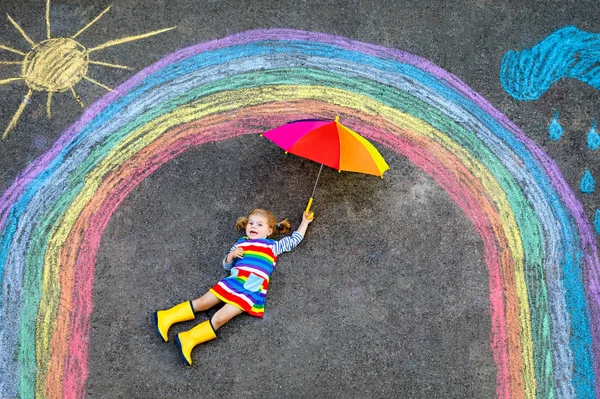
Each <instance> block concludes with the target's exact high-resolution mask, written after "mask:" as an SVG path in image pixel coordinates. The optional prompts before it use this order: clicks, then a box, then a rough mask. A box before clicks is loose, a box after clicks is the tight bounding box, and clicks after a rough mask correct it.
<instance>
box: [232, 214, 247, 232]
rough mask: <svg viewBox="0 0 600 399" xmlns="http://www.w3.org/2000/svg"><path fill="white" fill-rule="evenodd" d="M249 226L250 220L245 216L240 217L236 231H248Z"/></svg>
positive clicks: (236, 222)
mask: <svg viewBox="0 0 600 399" xmlns="http://www.w3.org/2000/svg"><path fill="white" fill-rule="evenodd" d="M247 224H248V218H247V217H245V216H240V217H239V218H238V220H236V221H235V229H236V230H246V225H247Z"/></svg>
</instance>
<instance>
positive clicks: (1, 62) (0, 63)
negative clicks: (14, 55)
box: [0, 61, 23, 65]
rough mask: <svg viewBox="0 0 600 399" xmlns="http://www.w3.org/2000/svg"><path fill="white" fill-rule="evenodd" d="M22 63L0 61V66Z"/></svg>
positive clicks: (19, 63) (19, 62) (21, 62)
mask: <svg viewBox="0 0 600 399" xmlns="http://www.w3.org/2000/svg"><path fill="white" fill-rule="evenodd" d="M21 64H23V61H0V65H21Z"/></svg>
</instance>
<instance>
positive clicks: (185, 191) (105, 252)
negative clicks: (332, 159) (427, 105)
mask: <svg viewBox="0 0 600 399" xmlns="http://www.w3.org/2000/svg"><path fill="white" fill-rule="evenodd" d="M109 5H112V9H111V11H110V12H109V13H108V14H106V15H105V16H104V17H103V19H102V20H100V21H99V22H98V23H97V24H96V25H94V27H93V28H91V29H90V31H89V32H87V33H86V34H85V36H82V37H80V39H81V42H82V43H84V44H86V45H88V46H90V47H92V46H94V45H98V44H101V43H103V42H105V41H107V40H109V39H113V38H119V37H123V36H128V35H132V34H139V33H143V32H146V31H148V30H154V29H159V28H162V27H169V26H174V25H177V27H178V28H177V29H176V30H175V31H172V32H169V33H167V34H164V35H160V36H157V37H154V38H150V39H146V40H142V41H139V42H135V43H130V44H126V45H122V46H118V47H114V48H111V49H106V51H105V52H104V53H103V55H104V56H106V58H105V59H106V60H107V61H109V62H114V63H118V64H124V65H128V66H131V67H132V68H133V70H134V71H133V72H132V71H120V70H108V69H101V68H99V69H97V70H94V75H93V77H94V79H96V80H99V81H101V82H103V83H105V84H107V85H109V86H113V87H114V86H116V85H118V84H119V83H120V82H122V81H124V80H126V79H127V78H129V77H130V76H131V75H132V74H133V73H134V72H135V71H138V70H140V69H142V68H144V67H145V66H148V65H150V64H152V63H154V62H155V61H157V60H159V59H160V58H162V57H164V56H166V55H168V54H170V53H172V52H174V51H175V50H177V49H181V48H185V47H188V46H190V45H192V44H196V43H201V42H205V41H208V40H213V39H217V38H221V37H224V36H227V35H229V34H233V33H236V32H241V31H245V30H249V29H257V28H269V27H277V28H294V29H301V30H308V31H314V32H326V33H331V34H336V35H342V36H346V37H349V38H351V39H356V40H360V41H363V42H368V43H374V44H378V45H383V46H387V47H393V48H398V49H403V50H406V51H409V52H412V53H414V54H417V55H420V56H423V57H425V58H427V59H429V60H431V61H433V62H434V63H436V64H438V65H439V66H441V67H442V68H444V69H446V70H448V71H450V72H451V73H453V74H455V75H456V76H458V77H459V78H460V79H462V80H463V81H465V82H466V83H467V84H469V85H470V86H471V87H472V88H473V89H474V90H475V91H477V92H478V93H480V94H482V95H483V96H484V97H485V98H487V99H488V100H490V101H491V102H492V104H494V105H495V106H496V107H497V108H498V109H500V110H501V111H503V112H504V113H505V114H506V115H507V116H508V117H509V118H510V119H511V120H512V121H514V122H515V123H516V124H517V125H518V126H519V127H521V129H522V130H523V131H524V132H525V133H526V134H528V135H529V136H530V137H532V138H533V139H534V140H535V141H536V142H537V143H538V144H539V145H541V146H542V147H543V148H544V149H545V150H546V151H547V152H548V153H549V154H550V155H551V156H552V158H553V159H554V160H555V161H556V162H557V163H558V165H559V166H560V167H561V170H562V171H563V174H564V176H565V179H566V180H567V182H568V183H569V184H570V185H571V187H572V188H573V190H574V191H575V192H576V193H577V194H578V196H579V198H580V199H581V201H582V203H583V205H584V209H585V211H586V213H587V214H588V216H589V217H590V219H591V218H592V217H593V214H594V212H595V209H596V208H597V207H598V205H599V203H600V202H599V201H598V197H597V194H595V195H592V196H583V195H581V194H580V193H579V191H578V185H579V180H580V178H581V176H582V175H583V170H584V168H590V169H591V170H592V172H593V173H595V174H596V175H597V176H600V166H599V165H600V163H599V162H598V159H597V154H596V155H594V154H591V153H590V152H589V151H585V136H586V134H587V132H588V131H589V128H590V123H591V119H592V118H593V117H597V116H598V115H597V113H598V110H599V109H600V107H599V105H600V104H599V100H598V92H597V91H596V90H595V89H593V88H591V87H589V86H586V85H584V84H582V83H579V82H576V81H561V82H559V83H558V84H556V85H555V86H554V87H553V88H552V89H551V90H550V91H549V92H548V93H546V94H545V95H544V96H543V97H542V98H541V99H540V100H538V101H536V102H529V103H519V102H517V101H515V100H514V99H512V98H510V97H509V96H508V95H507V94H506V93H505V92H504V91H503V89H502V87H501V85H500V82H499V80H498V72H499V65H500V61H501V59H502V56H503V54H504V53H505V52H506V51H508V50H511V49H522V48H524V47H530V46H532V45H533V44H535V43H536V42H538V41H539V40H541V39H542V38H544V37H545V36H547V35H548V34H550V33H552V32H554V31H555V30H556V29H559V28H560V27H562V26H566V25H575V26H577V27H579V28H581V29H584V30H587V31H591V32H598V31H600V23H599V22H598V19H597V15H598V11H599V10H600V5H598V3H597V2H594V1H579V2H558V1H546V2H534V1H526V2H508V1H485V0H481V1H447V2H437V1H431V0H424V1H420V2H416V1H415V2H412V1H410V2H409V1H403V2H400V1H398V2H395V1H372V2H369V1H347V2H345V1H329V0H324V1H280V2H275V1H263V0H257V1H226V0H223V1H218V0H213V1H191V0H171V1H164V0H145V1H142V0H137V1H133V0H114V1H108V0H98V1H97V0H93V1H79V2H78V1H67V0H63V1H58V0H56V1H53V2H52V12H51V18H52V21H53V33H54V34H55V35H56V36H70V35H72V34H73V33H74V32H76V31H78V30H79V29H80V28H81V27H82V26H84V25H85V24H86V23H87V22H89V21H90V20H92V19H93V18H94V17H95V16H96V15H98V14H99V13H100V12H101V11H102V10H104V9H105V8H106V7H108V6H109ZM44 7H45V2H44V1H42V0H37V1H33V0H24V1H15V0H2V1H1V3H0V11H1V12H2V13H9V14H10V15H11V16H13V17H14V18H15V20H17V21H18V22H19V23H20V24H21V26H22V27H23V28H24V29H25V31H26V32H28V34H29V35H30V36H32V37H35V38H36V39H35V40H40V39H41V38H42V37H44V34H45V25H44V12H45V10H44ZM0 43H3V44H7V45H10V46H19V45H22V44H23V41H22V38H20V35H19V34H18V32H16V31H15V30H14V29H13V28H12V26H11V25H10V23H9V22H8V20H7V19H6V18H0ZM0 72H1V75H0V79H3V78H8V77H11V73H10V72H7V70H6V69H0ZM76 90H77V92H78V94H79V95H80V96H81V97H82V99H83V101H84V102H85V103H86V105H89V104H91V103H93V102H94V101H95V100H96V99H98V98H99V97H100V96H101V95H103V94H104V92H103V89H101V88H99V87H95V86H93V85H91V84H83V83H82V84H80V85H78V86H77V87H76ZM24 94H25V93H24V87H23V86H19V85H2V86H0V128H1V129H2V130H3V129H4V126H6V125H7V124H8V122H9V121H10V118H11V117H12V115H13V113H14V111H15V110H16V108H17V106H18V104H19V103H20V101H21V99H22V96H23V95H24ZM53 104H54V105H53V118H52V119H51V120H47V118H46V116H45V96H42V95H38V96H34V97H33V98H32V101H31V102H30V104H29V105H28V107H27V109H26V110H25V112H24V114H23V116H22V118H21V120H20V122H19V125H18V128H17V129H16V130H15V131H14V132H12V133H11V135H10V136H9V137H8V139H7V140H5V141H2V142H0V153H1V157H0V191H3V190H5V189H6V188H7V187H8V186H9V185H10V183H11V182H12V181H13V180H14V178H15V177H16V176H17V175H18V173H19V172H20V171H21V170H22V169H23V168H24V167H25V166H27V164H28V163H29V162H31V161H32V160H34V159H36V158H37V157H38V156H40V155H41V154H43V153H44V152H45V151H46V150H47V149H48V148H49V147H50V146H51V145H52V144H53V143H54V142H55V140H56V139H57V138H58V137H59V136H60V135H61V134H62V132H63V131H64V130H65V129H66V128H67V127H68V126H69V125H70V124H71V123H73V122H74V121H75V120H77V118H78V117H79V115H81V112H82V111H81V108H80V107H79V106H78V105H77V103H76V102H75V101H74V100H73V98H72V97H71V96H69V95H66V94H65V95H57V96H55V100H54V103H53ZM555 110H559V111H560V112H561V123H562V124H563V126H564V127H565V136H564V138H563V139H561V141H559V142H551V141H550V140H549V139H548V138H547V130H546V129H547V126H548V124H549V122H550V120H551V119H552V116H553V114H554V111H555ZM381 152H382V154H383V155H384V157H385V158H386V159H387V161H388V163H389V164H390V166H391V170H390V171H389V172H388V173H387V174H386V178H385V179H383V180H381V179H378V178H376V177H372V176H363V175H358V174H350V173H348V174H338V173H337V172H336V171H333V170H327V169H326V170H324V173H323V175H322V177H321V181H320V185H319V188H318V191H317V195H316V199H315V201H316V202H315V206H314V211H315V213H316V216H315V221H314V223H313V224H311V225H310V227H309V231H308V234H307V236H306V238H305V240H304V242H303V243H302V244H301V245H300V246H299V247H298V248H296V249H295V250H294V251H293V252H291V253H289V254H285V255H283V256H282V257H281V258H280V262H279V266H278V269H277V271H276V272H275V274H274V275H273V278H272V285H271V287H270V290H269V296H268V301H267V308H266V309H267V310H266V314H265V317H264V319H262V320H260V319H256V318H252V317H250V316H247V315H241V316H239V317H237V318H236V319H234V320H232V321H231V322H230V323H229V324H227V325H226V326H224V327H223V328H221V329H220V330H219V337H218V339H216V340H214V341H211V342H209V343H206V344H204V345H202V346H200V347H198V348H197V349H196V350H195V351H194V365H193V366H192V367H187V366H185V365H184V364H183V363H182V361H181V359H180V357H179V354H178V352H177V350H176V346H175V344H174V342H173V339H171V342H169V343H163V342H162V341H161V340H160V339H159V338H158V336H157V335H156V332H155V330H154V327H153V324H152V312H153V311H155V310H157V309H161V308H165V307H169V306H172V305H175V304H177V303H179V302H181V301H184V300H188V299H193V298H196V297H198V296H200V295H202V294H203V293H204V292H206V290H207V289H208V288H210V287H211V286H212V285H213V284H214V283H215V282H216V281H218V280H219V279H220V278H222V277H224V276H225V275H226V273H225V271H223V270H222V268H221V266H220V262H221V259H222V257H223V256H224V255H225V254H226V252H227V251H228V250H229V248H230V247H231V245H232V244H233V243H234V242H235V240H236V239H237V237H238V236H239V234H238V233H237V232H236V231H235V229H234V223H235V220H236V218H237V217H238V216H242V215H244V214H245V213H246V212H247V211H248V210H250V209H252V208H254V207H264V208H268V209H271V210H272V211H273V212H274V213H275V214H276V215H277V216H278V217H280V218H283V217H288V218H290V219H291V220H292V223H293V225H294V226H297V225H298V224H299V222H300V217H301V212H302V210H303V209H304V206H305V203H306V199H307V197H308V196H309V194H310V192H311V190H312V184H313V182H314V178H315V177H316V174H317V171H318V166H317V165H316V164H314V163H311V162H309V161H304V160H301V159H299V158H297V157H294V156H286V155H284V154H283V153H282V151H281V150H280V149H278V148H276V147H275V146H274V145H273V144H272V143H270V142H268V141H267V140H264V139H262V138H260V137H257V136H246V137H238V138H235V139H231V140H228V141H223V142H216V143H210V144H206V145H203V146H201V147H199V148H196V149H192V150H189V151H187V152H186V153H184V154H182V155H181V156H179V157H178V158H176V159H175V160H173V161H172V162H170V163H169V164H167V165H165V166H163V167H162V168H160V169H159V170H158V171H156V172H155V173H154V174H153V175H152V176H151V177H149V178H148V179H146V180H145V181H143V182H142V183H141V184H140V185H139V186H138V187H137V188H136V189H135V191H134V192H132V193H131V195H130V196H129V197H128V198H127V199H126V201H125V202H124V203H123V204H122V205H121V206H120V207H119V209H118V210H117V211H116V212H115V214H114V215H113V217H112V219H111V221H110V224H109V226H108V228H107V229H106V230H105V233H104V236H103V239H102V244H101V250H100V253H99V255H98V262H97V272H96V280H95V291H94V313H93V317H92V330H91V336H90V353H89V367H90V375H89V378H88V384H87V391H88V396H89V397H95V398H123V397H132V398H198V397H203V398H226V397H227V398H258V397H266V398H396V397H397V398H489V397H493V396H494V393H495V383H496V381H495V373H496V369H495V365H494V362H493V359H492V356H491V350H490V348H489V341H490V319H489V317H490V316H489V297H488V294H489V293H488V274H487V269H486V265H485V263H484V260H483V253H482V248H483V246H482V243H481V239H480V237H479V236H478V235H477V234H476V232H475V230H474V228H473V227H472V225H471V224H470V222H469V221H468V220H467V218H466V217H465V215H464V214H463V213H462V211H461V210H460V209H458V207H457V206H456V205H455V204H454V203H453V202H452V201H451V200H450V199H449V197H448V195H447V194H446V193H445V192H444V191H443V190H442V189H441V188H440V187H438V186H437V185H436V184H435V183H434V181H433V180H432V179H431V178H429V177H428V176H426V175H425V174H424V173H423V172H421V171H420V170H417V169H416V168H415V167H413V166H412V165H411V164H410V163H408V162H407V160H405V159H403V158H401V157H399V156H397V155H396V154H394V153H391V152H389V151H386V150H383V149H382V150H381ZM257 154H259V156H257ZM213 313H214V311H209V312H207V313H205V314H202V313H200V314H198V315H197V320H196V321H195V322H188V323H182V324H179V325H176V326H174V327H173V329H172V330H171V334H170V336H171V338H174V334H175V333H177V332H180V331H183V330H185V329H188V328H190V327H192V326H193V325H195V323H196V322H198V321H203V320H205V319H206V318H208V317H210V316H211V315H212V314H213Z"/></svg>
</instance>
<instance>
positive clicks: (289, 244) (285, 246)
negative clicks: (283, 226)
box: [273, 231, 304, 256]
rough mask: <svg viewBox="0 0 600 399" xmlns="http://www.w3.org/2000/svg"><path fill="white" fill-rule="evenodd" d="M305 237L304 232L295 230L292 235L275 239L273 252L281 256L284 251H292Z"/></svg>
mask: <svg viewBox="0 0 600 399" xmlns="http://www.w3.org/2000/svg"><path fill="white" fill-rule="evenodd" d="M303 238H304V236H303V235H302V234H300V233H298V232H297V231H294V232H293V233H292V235H291V236H287V237H284V238H282V239H281V240H279V241H275V244H274V245H273V253H274V254H275V256H279V255H280V254H282V253H284V252H288V251H291V250H292V249H294V248H295V247H296V245H298V244H300V241H302V239H303Z"/></svg>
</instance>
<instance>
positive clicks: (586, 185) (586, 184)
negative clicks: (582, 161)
mask: <svg viewBox="0 0 600 399" xmlns="http://www.w3.org/2000/svg"><path fill="white" fill-rule="evenodd" d="M594 185H595V182H594V176H592V172H591V171H590V170H589V169H586V170H585V173H584V174H583V177H582V178H581V184H580V185H579V188H580V189H581V192H582V193H584V194H591V193H593V192H594Z"/></svg>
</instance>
